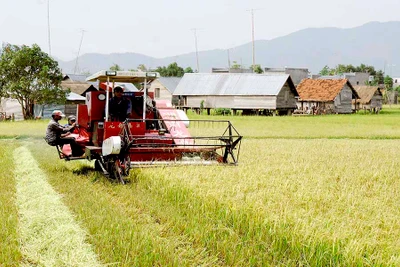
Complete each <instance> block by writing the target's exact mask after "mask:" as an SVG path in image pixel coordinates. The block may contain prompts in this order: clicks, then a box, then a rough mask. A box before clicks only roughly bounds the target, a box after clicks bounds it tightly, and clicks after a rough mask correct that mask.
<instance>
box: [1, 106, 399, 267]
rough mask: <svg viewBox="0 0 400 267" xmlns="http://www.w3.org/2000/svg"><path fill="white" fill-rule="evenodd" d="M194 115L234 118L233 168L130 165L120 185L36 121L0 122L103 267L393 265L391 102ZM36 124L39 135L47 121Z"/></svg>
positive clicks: (394, 129)
mask: <svg viewBox="0 0 400 267" xmlns="http://www.w3.org/2000/svg"><path fill="white" fill-rule="evenodd" d="M191 116H192V117H193V118H201V119H206V118H211V119H230V120H231V121H233V125H234V126H235V127H236V128H237V129H238V131H239V132H240V133H241V134H243V135H244V140H243V143H242V149H241V154H240V160H239V166H236V167H218V166H211V167H204V166H194V167H162V168H147V169H135V170H133V171H132V173H131V175H130V177H129V180H130V183H129V184H127V185H119V184H115V183H112V182H110V181H108V180H106V179H105V178H104V177H102V176H101V175H100V174H98V173H95V172H94V171H93V169H92V165H93V163H84V162H64V161H60V160H58V157H57V153H56V150H55V149H54V147H50V146H48V145H46V143H45V142H44V141H43V140H40V139H39V138H38V137H39V136H40V134H39V131H38V130H35V129H39V128H40V127H38V128H35V127H32V129H29V132H28V131H27V130H26V129H25V128H24V127H23V126H21V127H20V126H18V127H19V130H20V131H21V132H20V133H19V134H16V131H14V132H13V130H10V129H8V130H6V131H8V134H4V135H3V131H2V129H6V128H9V126H5V125H2V123H0V135H2V136H3V138H19V137H18V136H27V138H26V140H25V141H24V144H26V145H27V146H28V147H29V149H30V150H31V151H32V153H33V155H34V157H35V159H36V160H37V161H38V163H39V165H40V167H41V168H42V170H44V171H45V173H46V174H47V176H48V177H49V182H50V184H51V185H52V186H53V187H54V188H55V189H56V191H57V192H59V193H60V194H62V195H63V202H64V203H65V204H66V205H67V206H68V207H69V209H70V210H71V212H72V213H73V214H74V215H75V216H76V219H77V221H78V222H79V223H80V224H81V225H82V227H83V228H85V229H86V230H87V232H88V234H89V235H88V242H89V243H91V244H92V245H93V247H94V250H95V252H96V253H97V255H98V256H99V258H100V260H101V262H104V263H108V264H113V263H115V265H117V266H154V265H158V266H197V265H201V266H399V265H400V256H399V255H400V241H399V239H398V236H400V225H399V224H398V221H399V218H400V210H399V209H398V206H399V204H400V194H399V188H400V179H399V178H400V175H399V173H400V172H399V171H400V167H399V161H398V159H397V155H398V148H399V146H400V140H398V137H397V135H399V132H400V129H399V126H398V121H399V119H400V112H399V109H398V108H397V107H396V108H395V107H394V106H392V109H389V110H387V111H385V112H382V114H379V115H370V114H353V115H339V116H336V115H332V116H310V117H261V116H260V117H235V116H220V117H217V116H212V117H207V116H203V115H201V116H198V115H191ZM18 123H19V122H18ZM35 123H37V124H38V125H41V127H42V129H40V131H41V132H43V131H44V130H43V129H45V127H46V124H47V122H33V124H35ZM21 124H23V123H21ZM8 125H13V124H12V123H10V124H8ZM28 125H29V123H28ZM2 127H3V128H2ZM210 129H211V130H213V128H212V127H210ZM193 130H197V129H196V128H195V129H193ZM214 130H215V129H214ZM14 134H15V135H14ZM16 136H17V137H16ZM29 136H32V137H33V138H28V137H29ZM4 142H5V141H3V143H4ZM13 142H15V141H12V142H10V143H11V144H12V143H13ZM0 150H1V148H0ZM14 212H15V211H14ZM8 213H10V212H8ZM11 213H12V212H11ZM0 242H1V241H0Z"/></svg>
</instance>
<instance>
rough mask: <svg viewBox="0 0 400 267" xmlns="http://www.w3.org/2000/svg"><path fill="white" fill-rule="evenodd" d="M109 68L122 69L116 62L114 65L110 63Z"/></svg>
mask: <svg viewBox="0 0 400 267" xmlns="http://www.w3.org/2000/svg"><path fill="white" fill-rule="evenodd" d="M110 70H113V71H119V70H123V69H122V68H121V67H120V65H118V64H116V63H115V64H114V65H112V66H111V67H110Z"/></svg>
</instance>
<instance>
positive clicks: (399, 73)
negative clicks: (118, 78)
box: [59, 21, 400, 77]
mask: <svg viewBox="0 0 400 267" xmlns="http://www.w3.org/2000/svg"><path fill="white" fill-rule="evenodd" d="M251 47H252V44H251V42H249V43H246V44H243V45H241V46H237V47H233V48H231V49H229V55H230V60H231V62H233V61H236V62H237V63H238V64H242V65H243V66H244V67H249V66H250V65H251V64H252V52H251V51H252V50H251ZM255 51H256V64H260V65H261V66H262V67H263V68H264V67H274V68H280V67H285V66H286V67H298V68H308V69H309V71H311V72H312V73H318V72H319V71H320V70H321V69H322V68H323V67H324V66H325V65H328V66H329V67H331V68H333V67H335V66H336V65H337V64H353V65H355V66H356V65H360V64H361V63H364V64H367V65H372V66H374V67H375V69H377V70H378V69H381V70H384V68H385V70H386V74H388V75H390V74H392V76H394V77H400V21H392V22H369V23H367V24H364V25H362V26H359V27H355V28H350V29H340V28H308V29H304V30H300V31H297V32H294V33H291V34H289V35H286V36H283V37H279V38H275V39H272V40H257V41H255ZM75 61H76V60H71V61H61V60H59V64H60V66H61V68H62V69H63V72H64V73H73V71H74V68H75ZM78 62H79V66H78V67H79V70H81V71H84V72H90V73H94V72H97V71H99V70H103V69H108V68H109V67H110V66H112V65H114V64H118V65H120V66H121V67H122V68H123V69H125V70H127V69H134V68H136V67H137V66H138V65H139V64H144V65H146V66H147V67H149V66H151V67H157V66H167V65H168V64H170V63H172V62H177V63H178V65H179V66H181V67H183V68H186V67H189V66H190V67H192V68H193V69H196V53H195V52H193V53H188V54H182V55H177V56H173V57H165V58H154V57H150V56H146V55H142V54H138V53H113V54H108V55H105V54H94V53H89V54H84V55H82V56H80V57H79V60H78ZM199 65H200V72H211V68H213V67H220V68H223V67H228V52H227V50H222V49H215V50H208V51H200V52H199ZM393 65H396V66H393Z"/></svg>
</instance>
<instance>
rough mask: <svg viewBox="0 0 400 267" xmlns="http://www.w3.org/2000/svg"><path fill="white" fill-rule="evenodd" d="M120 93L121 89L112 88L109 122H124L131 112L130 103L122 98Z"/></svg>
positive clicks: (118, 87)
mask: <svg viewBox="0 0 400 267" xmlns="http://www.w3.org/2000/svg"><path fill="white" fill-rule="evenodd" d="M122 93H123V89H122V87H120V86H117V87H115V88H114V96H113V97H112V98H111V100H110V115H111V121H124V120H126V118H128V117H129V115H130V113H131V111H132V104H131V101H130V100H129V99H127V98H125V97H123V96H122Z"/></svg>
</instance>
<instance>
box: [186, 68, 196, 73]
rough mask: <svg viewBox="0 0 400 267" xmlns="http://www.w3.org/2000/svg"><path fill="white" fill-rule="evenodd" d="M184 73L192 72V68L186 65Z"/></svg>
mask: <svg viewBox="0 0 400 267" xmlns="http://www.w3.org/2000/svg"><path fill="white" fill-rule="evenodd" d="M185 73H194V71H193V69H192V68H191V67H187V68H186V69H185Z"/></svg>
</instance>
